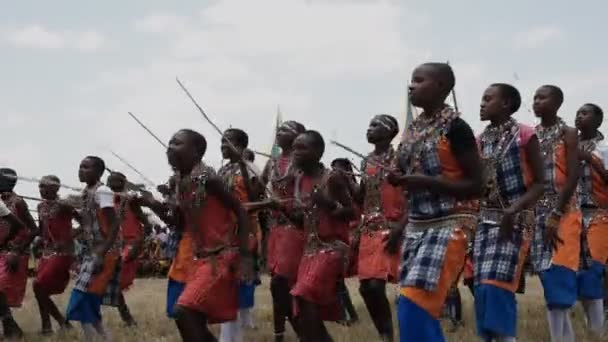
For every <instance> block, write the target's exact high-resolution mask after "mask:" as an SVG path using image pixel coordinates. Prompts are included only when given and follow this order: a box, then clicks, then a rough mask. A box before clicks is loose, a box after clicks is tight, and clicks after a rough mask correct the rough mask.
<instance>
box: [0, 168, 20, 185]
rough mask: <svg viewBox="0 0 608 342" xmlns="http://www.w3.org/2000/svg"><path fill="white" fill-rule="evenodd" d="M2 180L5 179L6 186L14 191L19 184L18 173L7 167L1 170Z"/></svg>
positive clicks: (0, 176)
mask: <svg viewBox="0 0 608 342" xmlns="http://www.w3.org/2000/svg"><path fill="white" fill-rule="evenodd" d="M5 176H6V177H5ZM0 178H3V179H4V180H5V181H6V185H8V186H9V187H10V188H11V190H12V188H14V187H15V185H16V184H17V171H15V170H14V169H11V168H7V167H3V168H0Z"/></svg>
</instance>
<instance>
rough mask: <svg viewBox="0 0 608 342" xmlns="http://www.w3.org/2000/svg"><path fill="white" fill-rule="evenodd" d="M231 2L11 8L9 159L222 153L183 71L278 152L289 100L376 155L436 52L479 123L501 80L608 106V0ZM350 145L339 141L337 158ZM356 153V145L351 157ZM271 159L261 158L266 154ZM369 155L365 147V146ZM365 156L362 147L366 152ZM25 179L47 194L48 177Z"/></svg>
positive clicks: (203, 96) (528, 90)
mask: <svg viewBox="0 0 608 342" xmlns="http://www.w3.org/2000/svg"><path fill="white" fill-rule="evenodd" d="M584 4H585V5H582V3H581V4H578V5H576V6H574V5H573V3H572V2H571V1H567V0H553V1H534V2H531V1H526V0H511V1H504V2H500V3H498V2H494V1H472V0H471V1H467V0H462V1H450V2H446V1H396V0H392V1H390V0H387V1H380V0H350V1H349V0H324V1H321V0H256V1H250V0H217V1H195V0H182V1H179V2H178V1H172V2H170V1H161V0H131V1H116V0H107V1H96V2H83V1H62V0H54V1H30V0H22V1H14V2H11V3H10V6H4V7H3V10H2V11H0V56H1V58H0V75H1V77H0V111H1V112H2V118H3V119H4V120H3V125H2V126H3V128H4V129H3V130H2V134H0V165H1V166H3V167H4V166H8V167H12V168H15V169H16V170H17V172H18V173H19V174H20V175H22V176H27V177H38V178H39V177H41V176H42V175H45V174H56V175H58V176H59V177H60V178H61V179H62V181H63V182H64V183H66V184H68V185H75V186H76V185H79V184H78V179H77V170H78V165H79V163H80V160H81V159H82V158H83V157H84V156H86V155H98V156H101V157H102V158H104V159H105V160H106V163H107V165H108V166H109V167H110V168H112V169H118V170H121V171H124V172H125V173H126V174H127V175H128V176H129V177H130V178H131V179H132V180H134V181H140V180H141V178H140V177H138V176H137V175H136V174H135V173H134V172H131V171H130V170H129V169H127V168H126V167H125V166H124V165H123V164H122V163H121V162H120V161H119V160H118V159H116V158H115V157H113V155H112V154H111V151H114V152H116V153H118V154H119V155H121V156H122V157H124V158H125V159H126V160H128V161H129V162H130V163H131V164H132V165H134V166H135V167H136V168H138V169H139V170H140V171H141V172H142V173H144V174H145V175H146V176H147V178H150V179H152V180H153V181H154V182H155V183H157V184H160V183H163V182H164V181H166V179H167V177H168V176H169V174H170V170H169V167H168V165H167V161H166V157H165V155H164V149H163V147H162V146H161V145H160V144H158V143H157V142H156V141H155V140H154V139H153V138H152V137H150V136H149V135H148V134H147V133H146V132H145V131H144V130H143V129H141V128H140V127H139V126H138V125H137V124H136V123H135V122H134V121H133V120H132V119H131V118H130V117H129V116H128V115H127V112H128V111H131V112H133V113H134V114H136V115H137V116H138V117H139V118H140V119H141V120H142V121H143V122H144V123H146V124H147V125H148V126H149V128H150V129H151V130H152V131H154V132H155V133H156V134H157V135H158V136H159V137H160V138H161V139H163V140H164V141H168V140H169V138H170V137H171V135H172V134H173V133H174V132H176V131H177V130H179V129H180V128H192V129H195V130H197V131H199V132H201V133H203V134H204V135H205V136H206V137H207V140H208V142H209V148H208V152H207V155H206V157H205V159H206V161H207V162H208V163H209V164H211V165H213V166H216V167H217V166H219V164H220V162H221V156H220V149H219V134H217V132H215V131H214V130H213V129H212V128H211V126H210V125H209V124H208V123H207V122H205V121H204V120H203V118H202V116H201V115H200V113H199V112H197V110H196V108H195V107H194V106H193V105H192V103H191V102H189V100H188V99H187V98H186V97H185V95H184V93H183V92H182V91H181V90H180V88H179V87H178V85H177V83H176V81H175V78H176V77H179V78H180V79H181V80H182V82H183V83H184V84H185V85H186V86H187V87H188V88H189V89H190V91H191V92H192V94H193V95H194V96H195V98H196V99H197V100H198V102H199V103H200V104H201V106H202V107H203V108H204V109H205V111H206V112H207V113H208V114H209V116H210V117H211V118H212V119H213V120H214V121H215V122H216V123H217V125H219V126H220V127H222V128H228V127H230V126H232V127H235V128H242V129H245V130H246V131H247V132H248V133H249V135H250V146H251V147H252V148H254V149H256V150H260V151H269V150H270V147H271V143H272V140H273V134H274V133H273V130H274V121H275V115H276V113H277V108H278V107H280V110H281V112H282V113H283V116H284V118H285V119H293V120H298V121H301V122H302V123H304V124H305V125H306V126H307V128H310V129H316V130H319V131H320V132H321V133H322V134H324V136H325V138H326V140H330V139H335V140H338V141H340V142H342V143H344V144H346V145H349V146H351V147H352V148H354V149H355V150H357V151H360V152H362V153H366V152H367V151H368V150H370V146H369V145H368V144H367V142H366V140H365V130H366V128H367V125H368V124H369V120H370V119H371V118H372V116H373V115H375V114H379V113H388V114H393V115H395V116H398V117H399V120H400V123H401V124H403V122H404V108H405V105H404V99H405V92H406V85H407V82H408V80H409V78H410V75H411V72H412V70H413V69H414V68H415V67H416V66H417V65H419V64H421V63H424V62H428V61H439V62H443V61H448V60H449V61H450V64H451V65H452V66H453V68H454V71H455V74H456V88H455V89H456V94H457V99H458V104H459V107H460V108H459V109H460V111H461V112H462V116H463V118H464V119H465V120H467V121H468V122H469V123H470V125H471V126H472V127H473V129H474V130H475V131H476V132H480V130H482V129H483V127H484V124H483V123H481V122H480V121H479V102H480V98H481V95H482V93H483V91H484V89H485V88H486V87H487V86H488V85H489V84H491V83H494V82H507V83H512V84H513V85H515V86H516V87H518V88H519V90H520V92H521V93H522V96H523V97H524V105H523V106H522V109H521V110H520V112H519V113H518V114H517V115H516V118H517V119H518V120H520V121H522V122H524V123H529V124H533V123H534V122H535V119H534V116H533V114H532V113H531V112H529V110H528V109H529V108H530V107H531V99H532V96H533V92H534V90H535V89H536V88H537V87H538V86H540V85H542V84H547V83H551V84H556V85H558V86H560V87H561V88H562V89H563V91H564V93H565V102H564V105H563V107H562V110H561V115H562V117H563V118H564V119H565V120H566V121H567V122H568V123H571V124H572V123H573V120H574V115H575V113H576V110H577V108H578V107H580V106H581V105H582V104H584V103H586V102H594V103H597V104H599V105H600V106H601V105H603V104H605V102H606V97H605V89H606V87H607V86H608V65H606V63H605V56H606V55H608V51H607V50H608V45H606V44H603V43H600V42H602V41H604V40H605V39H604V38H605V37H604V35H600V34H601V33H605V32H608V24H607V22H606V21H605V20H604V19H605V18H604V17H603V15H604V13H606V12H607V11H608V3H606V2H605V1H601V0H597V1H592V0H590V1H586V2H584ZM338 156H349V157H352V156H350V155H349V154H348V153H347V152H344V151H342V150H339V149H337V148H335V147H333V146H331V145H329V144H328V146H327V149H326V155H325V160H326V162H329V161H330V160H331V159H333V158H334V157H338ZM353 158H354V157H353ZM258 160H259V163H263V160H262V159H261V157H258ZM353 160H356V159H353ZM356 162H357V163H358V161H356ZM17 190H18V191H19V192H20V193H21V194H23V195H30V196H31V195H36V194H37V190H36V185H35V184H27V183H24V182H21V183H20V184H19V185H18V188H17Z"/></svg>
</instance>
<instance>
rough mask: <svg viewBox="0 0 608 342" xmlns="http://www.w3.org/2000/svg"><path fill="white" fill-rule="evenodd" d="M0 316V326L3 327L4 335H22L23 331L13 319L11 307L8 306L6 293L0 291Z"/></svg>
mask: <svg viewBox="0 0 608 342" xmlns="http://www.w3.org/2000/svg"><path fill="white" fill-rule="evenodd" d="M0 317H1V318H2V327H3V329H4V337H6V338H19V337H21V336H23V331H22V330H21V328H20V327H19V325H18V324H17V322H15V319H13V315H12V313H11V309H10V307H9V306H8V302H7V300H6V295H5V294H4V293H0Z"/></svg>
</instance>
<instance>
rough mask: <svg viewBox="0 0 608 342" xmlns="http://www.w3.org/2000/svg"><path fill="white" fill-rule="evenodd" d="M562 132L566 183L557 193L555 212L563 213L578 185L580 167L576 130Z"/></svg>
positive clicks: (568, 129)
mask: <svg viewBox="0 0 608 342" xmlns="http://www.w3.org/2000/svg"><path fill="white" fill-rule="evenodd" d="M564 130H565V132H564V143H565V145H566V170H567V176H566V183H565V184H564V187H563V189H562V190H561V191H560V192H559V195H558V198H557V210H559V211H561V212H564V210H565V209H566V206H567V205H568V202H570V199H571V198H572V195H573V194H574V191H575V190H576V185H577V183H578V177H579V174H580V167H579V164H578V134H577V133H576V130H575V129H574V128H571V127H566V128H565V129H564Z"/></svg>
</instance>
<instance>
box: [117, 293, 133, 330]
mask: <svg viewBox="0 0 608 342" xmlns="http://www.w3.org/2000/svg"><path fill="white" fill-rule="evenodd" d="M118 312H119V313H120V318H121V319H122V321H123V322H124V323H125V324H126V325H127V326H128V327H131V326H135V325H137V322H135V319H134V318H133V316H132V315H131V312H130V311H129V307H128V306H127V302H126V301H125V296H124V295H123V293H122V292H120V296H119V297H118Z"/></svg>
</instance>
